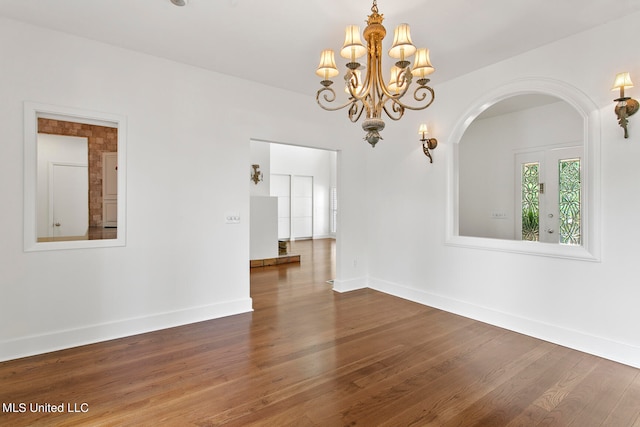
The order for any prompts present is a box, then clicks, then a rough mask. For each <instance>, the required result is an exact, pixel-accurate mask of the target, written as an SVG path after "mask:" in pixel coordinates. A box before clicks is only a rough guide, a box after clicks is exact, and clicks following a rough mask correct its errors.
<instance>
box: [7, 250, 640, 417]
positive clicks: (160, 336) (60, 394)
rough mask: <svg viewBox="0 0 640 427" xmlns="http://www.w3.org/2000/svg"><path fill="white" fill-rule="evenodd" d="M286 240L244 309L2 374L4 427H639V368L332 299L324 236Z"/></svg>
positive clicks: (416, 308) (425, 311) (371, 295)
mask: <svg viewBox="0 0 640 427" xmlns="http://www.w3.org/2000/svg"><path fill="white" fill-rule="evenodd" d="M294 245H295V248H292V250H295V252H296V253H300V254H301V255H302V262H301V263H300V264H299V265H298V264H286V265H280V266H273V267H261V268H254V269H252V270H251V292H252V297H253V301H254V308H255V311H254V312H253V313H247V314H241V315H237V316H230V317H227V318H223V319H216V320H212V321H207V322H202V323H197V324H193V325H187V326H182V327H178V328H172V329H167V330H163V331H157V332H153V333H148V334H143V335H137V336H132V337H127V338H123V339H118V340H113V341H109V342H104V343H98V344H94V345H88V346H84V347H79V348H74V349H68V350H64V351H59V352H55V353H49V354H44V355H39V356H34V357H29V358H24V359H19V360H14V361H9V362H4V363H1V364H0V401H1V402H2V403H3V409H4V410H3V412H2V413H0V425H2V426H26V425H46V426H50V425H91V426H102V425H105V426H113V425H117V426H122V425H124V426H165V425H168V426H174V425H176V426H202V427H204V426H216V425H228V426H247V425H261V426H353V425H358V426H427V425H433V426H474V425H477V426H569V425H571V426H577V427H585V426H600V425H607V426H616V427H626V426H640V370H638V369H634V368H631V367H629V366H625V365H621V364H617V363H614V362H611V361H608V360H605V359H601V358H598V357H595V356H591V355H588V354H584V353H580V352H577V351H573V350H569V349H567V348H564V347H560V346H557V345H554V344H550V343H547V342H544V341H540V340H537V339H534V338H530V337H527V336H524V335H520V334H517V333H513V332H509V331H506V330H503V329H500V328H497V327H493V326H490V325H486V324H484V323H480V322H476V321H473V320H470V319H467V318H463V317H460V316H456V315H453V314H449V313H446V312H443V311H439V310H436V309H433V308H429V307H425V306H421V305H419V304H415V303H412V302H409V301H405V300H402V299H399V298H395V297H392V296H388V295H385V294H381V293H378V292H375V291H372V290H359V291H354V292H349V293H345V294H338V293H335V292H333V291H332V290H331V285H330V284H328V283H327V280H329V279H332V278H333V270H332V269H333V267H332V263H331V259H332V257H333V251H334V245H333V241H331V240H316V241H303V242H295V243H294ZM11 403H14V404H15V405H16V406H15V409H16V410H19V409H20V406H19V404H20V403H24V404H25V405H26V412H24V413H10V412H8V409H10V407H9V406H8V405H10V404H11ZM35 403H40V404H50V405H60V404H61V403H62V404H63V409H64V411H63V412H62V413H59V412H31V411H30V408H29V405H30V404H35ZM83 403H85V404H86V406H83V405H82V404H83ZM74 405H75V406H74ZM45 409H46V408H45ZM49 409H51V408H49ZM69 409H76V410H77V411H78V412H69ZM83 410H87V411H86V412H82V411H83Z"/></svg>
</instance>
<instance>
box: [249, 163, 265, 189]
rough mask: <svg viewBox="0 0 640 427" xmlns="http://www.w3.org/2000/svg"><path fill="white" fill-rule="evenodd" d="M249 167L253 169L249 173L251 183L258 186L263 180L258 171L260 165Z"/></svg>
mask: <svg viewBox="0 0 640 427" xmlns="http://www.w3.org/2000/svg"><path fill="white" fill-rule="evenodd" d="M251 167H252V168H253V171H252V172H251V181H253V183H254V184H255V185H258V183H259V182H260V181H262V180H263V179H264V178H263V176H262V172H260V170H259V169H260V165H251Z"/></svg>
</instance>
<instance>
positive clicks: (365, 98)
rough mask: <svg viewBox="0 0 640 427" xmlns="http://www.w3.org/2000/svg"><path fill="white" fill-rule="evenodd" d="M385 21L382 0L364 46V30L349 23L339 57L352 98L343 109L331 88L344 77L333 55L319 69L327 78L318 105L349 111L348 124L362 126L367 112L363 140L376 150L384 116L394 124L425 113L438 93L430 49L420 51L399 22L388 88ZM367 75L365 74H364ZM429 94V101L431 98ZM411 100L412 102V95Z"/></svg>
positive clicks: (370, 19)
mask: <svg viewBox="0 0 640 427" xmlns="http://www.w3.org/2000/svg"><path fill="white" fill-rule="evenodd" d="M383 19H384V17H383V15H382V14H379V13H378V4H377V0H373V6H371V15H369V16H368V19H367V27H366V28H365V29H364V32H363V36H364V39H365V41H366V42H367V46H366V47H365V46H364V44H363V43H362V41H361V39H360V27H358V26H357V25H349V26H348V27H347V29H346V32H345V40H344V46H342V49H341V50H340V56H342V57H343V58H346V59H347V60H348V61H349V62H348V63H347V64H346V67H347V70H346V73H345V76H344V80H345V89H344V90H345V92H346V94H347V97H348V100H347V101H346V102H345V103H343V104H342V105H337V106H334V105H333V104H332V103H333V102H334V101H336V98H337V97H336V92H335V91H334V90H333V88H331V85H332V84H333V81H332V80H331V78H333V77H335V76H337V75H338V74H340V72H339V71H338V68H337V67H336V63H335V57H334V51H333V50H332V49H326V50H323V51H322V54H321V56H320V65H318V68H317V69H316V74H317V75H318V76H319V77H320V78H322V79H323V80H322V81H321V82H320V84H321V85H322V88H320V89H319V90H318V93H317V94H316V101H317V102H318V105H320V107H322V108H323V109H325V110H327V111H337V110H341V109H343V108H348V110H347V111H348V114H349V120H351V121H352V122H354V123H355V122H357V121H358V120H359V119H360V117H361V116H362V114H363V113H364V114H365V119H364V121H363V123H362V129H364V131H365V132H366V136H365V137H364V139H365V140H366V141H367V142H368V143H369V144H371V146H372V147H375V145H376V143H377V142H378V141H379V140H380V139H383V138H382V137H381V136H380V131H381V130H383V129H384V120H383V119H382V112H383V111H384V113H385V114H386V116H387V117H389V118H390V119H391V120H400V119H401V118H402V116H403V115H404V111H405V110H407V109H409V110H424V109H425V108H427V107H428V106H430V105H431V104H432V103H433V100H434V98H435V93H434V91H433V89H432V88H431V87H429V86H427V84H428V83H429V79H428V78H426V76H427V75H429V74H431V73H433V72H434V71H435V69H434V68H433V66H432V65H431V62H430V60H429V49H424V48H422V49H416V47H415V46H414V45H413V42H412V41H411V35H410V30H409V25H408V24H400V25H398V27H397V28H396V29H395V33H394V38H393V46H391V49H389V56H390V57H392V58H394V59H397V61H396V63H395V65H394V66H392V67H391V72H390V79H389V83H388V84H387V85H385V82H384V77H383V74H382V40H383V39H384V36H385V35H386V33H387V31H386V30H385V28H384V26H383V25H382V21H383ZM365 54H366V55H367V63H366V66H365V67H363V66H362V65H361V64H360V63H359V62H358V58H361V57H363V56H364V55H365ZM414 54H415V61H414V62H415V63H414V65H413V68H411V67H410V66H411V62H410V61H409V60H408V58H410V57H411V56H412V55H414ZM363 74H364V76H363ZM413 77H416V78H417V80H416V83H417V86H414V87H415V90H413V92H410V91H409V90H410V86H411V82H412V80H413ZM407 93H410V94H412V95H413V100H411V101H409V102H408V103H405V101H407V100H406V99H405V98H404V96H405V95H406V94H407ZM427 95H429V97H427ZM407 98H410V97H409V96H408V97H407Z"/></svg>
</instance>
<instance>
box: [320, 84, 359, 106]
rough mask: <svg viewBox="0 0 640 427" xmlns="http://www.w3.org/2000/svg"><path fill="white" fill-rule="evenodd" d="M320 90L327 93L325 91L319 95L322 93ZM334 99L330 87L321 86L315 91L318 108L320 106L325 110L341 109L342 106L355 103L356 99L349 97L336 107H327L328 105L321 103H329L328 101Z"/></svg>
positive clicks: (333, 93) (334, 95)
mask: <svg viewBox="0 0 640 427" xmlns="http://www.w3.org/2000/svg"><path fill="white" fill-rule="evenodd" d="M322 92H329V93H325V94H323V95H322V97H321V96H320V95H321V94H322ZM335 100H336V93H335V91H334V90H333V89H332V88H330V87H323V88H321V89H318V92H317V93H316V102H317V103H318V105H319V106H320V108H322V109H323V110H327V111H338V110H342V109H343V108H345V107H348V106H349V105H352V104H355V103H356V102H357V101H358V100H357V99H351V100H349V101H347V102H345V103H344V104H342V105H339V106H337V107H329V106H328V105H324V104H323V102H326V103H330V102H334V101H335Z"/></svg>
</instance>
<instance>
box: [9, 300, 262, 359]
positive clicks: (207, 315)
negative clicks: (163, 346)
mask: <svg viewBox="0 0 640 427" xmlns="http://www.w3.org/2000/svg"><path fill="white" fill-rule="evenodd" d="M250 311H253V309H252V300H251V298H246V299H241V300H236V301H229V302H225V303H221V304H211V305H206V306H200V307H193V308H188V309H185V310H175V311H169V312H164V313H157V314H154V315H151V316H144V317H137V318H132V319H125V320H119V321H115V322H108V323H101V324H96V325H90V326H84V327H81V328H74V329H67V330H62V331H55V332H51V333H46V334H41V335H32V336H27V337H21V338H17V339H14V340H8V341H2V342H0V362H2V361H6V360H11V359H17V358H21V357H27V356H33V355H35V354H42V353H47V352H50V351H57V350H62V349H66V348H71V347H77V346H81V345H87V344H93V343H96V342H101V341H108V340H112V339H117V338H123V337H128V336H132V335H137V334H143V333H147V332H152V331H157V330H161V329H167V328H173V327H176V326H182V325H187V324H190V323H196V322H203V321H206V320H212V319H217V318H220V317H227V316H232V315H235V314H241V313H247V312H250Z"/></svg>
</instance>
